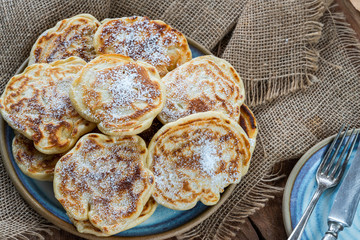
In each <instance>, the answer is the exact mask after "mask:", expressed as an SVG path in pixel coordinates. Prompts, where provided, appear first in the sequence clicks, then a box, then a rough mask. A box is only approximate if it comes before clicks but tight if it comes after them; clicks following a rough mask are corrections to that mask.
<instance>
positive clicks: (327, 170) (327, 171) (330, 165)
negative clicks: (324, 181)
mask: <svg viewBox="0 0 360 240" xmlns="http://www.w3.org/2000/svg"><path fill="white" fill-rule="evenodd" d="M349 127H350V126H349V125H348V126H347V127H346V130H345V132H344V134H343V136H342V138H341V140H340V143H339V145H338V146H337V147H336V150H335V153H334V155H333V156H332V158H331V160H330V162H329V164H327V166H326V167H325V169H323V170H321V172H322V173H323V174H325V175H327V174H328V173H329V171H330V168H331V167H332V166H333V164H334V162H335V159H336V157H337V154H338V152H339V150H340V148H341V145H342V143H343V142H344V139H345V137H346V135H347V133H348V130H349Z"/></svg>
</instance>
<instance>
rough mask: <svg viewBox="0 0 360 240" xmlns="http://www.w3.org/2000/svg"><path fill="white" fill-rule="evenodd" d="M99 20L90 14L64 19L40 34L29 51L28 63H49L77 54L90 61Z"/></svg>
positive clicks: (92, 55)
mask: <svg viewBox="0 0 360 240" xmlns="http://www.w3.org/2000/svg"><path fill="white" fill-rule="evenodd" d="M99 26H100V22H99V21H98V20H96V18H95V17H93V16H91V15H90V14H80V15H76V16H74V17H72V18H68V19H64V20H62V21H60V22H58V23H57V24H56V26H55V27H53V28H51V29H48V30H46V31H45V32H44V33H42V34H41V35H40V37H39V38H38V39H37V41H36V42H35V44H34V46H33V47H32V49H31V52H30V58H29V65H31V64H34V63H51V62H54V61H56V60H60V59H65V58H68V57H71V56H77V57H80V58H82V59H83V60H85V61H87V62H88V61H90V60H92V59H93V58H94V57H95V56H96V52H95V49H94V46H93V39H94V34H95V32H96V30H97V28H98V27H99Z"/></svg>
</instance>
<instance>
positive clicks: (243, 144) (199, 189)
mask: <svg viewBox="0 0 360 240" xmlns="http://www.w3.org/2000/svg"><path fill="white" fill-rule="evenodd" d="M249 149H250V143H249V140H248V137H247V135H246V133H245V132H244V130H243V129H242V128H241V127H240V126H239V124H238V123H236V122H235V121H233V120H231V119H230V118H228V117H226V116H225V115H224V114H223V113H220V112H205V113H196V114H193V115H190V116H187V117H185V118H181V119H179V120H177V121H176V122H172V123H168V124H166V125H164V126H163V127H162V128H161V129H160V130H159V131H158V132H157V133H156V134H155V136H154V137H153V139H152V140H151V142H150V144H149V155H148V158H147V161H148V164H149V166H150V169H151V170H152V171H153V173H154V175H155V190H154V192H153V195H152V196H153V197H154V199H155V201H157V202H158V203H159V204H161V205H163V206H165V207H167V208H171V209H175V210H188V209H191V208H193V207H194V206H195V205H196V203H197V202H198V201H199V200H200V201H201V202H202V203H203V204H205V205H214V204H216V203H217V202H218V201H219V200H220V193H221V192H223V191H224V188H225V187H227V186H228V185H229V184H232V183H239V182H240V179H241V176H242V174H241V173H242V169H243V167H244V166H246V165H247V163H248V162H249V161H250V158H251V153H250V150H249Z"/></svg>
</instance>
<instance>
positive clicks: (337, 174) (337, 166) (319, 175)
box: [288, 125, 359, 240]
mask: <svg viewBox="0 0 360 240" xmlns="http://www.w3.org/2000/svg"><path fill="white" fill-rule="evenodd" d="M343 129H344V125H343V126H341V128H340V131H339V133H338V134H337V136H336V137H335V139H334V141H333V142H332V143H331V146H330V147H329V149H328V150H327V152H326V154H325V156H324V158H323V160H322V161H321V164H320V166H319V167H318V169H317V172H316V181H317V184H318V186H317V189H316V191H315V193H314V196H313V197H312V199H311V201H310V203H309V205H308V206H307V208H306V210H305V212H304V213H303V216H302V217H301V219H300V221H299V223H298V224H297V225H296V227H295V228H294V230H293V232H292V233H291V235H290V236H289V238H288V240H295V239H300V238H301V235H302V233H303V232H304V229H305V226H306V223H307V222H308V220H309V217H310V215H311V213H312V211H313V210H314V208H315V205H316V203H317V202H318V200H319V198H320V196H321V194H322V193H323V192H324V191H325V190H326V189H328V188H332V187H335V186H336V185H337V184H338V183H339V181H340V179H341V178H342V176H343V175H344V172H345V169H346V165H347V163H348V161H349V158H350V155H351V152H352V151H353V149H354V146H355V142H356V139H357V137H358V135H359V132H357V133H356V135H355V137H354V138H353V136H354V132H355V129H353V130H352V132H351V134H350V136H349V137H348V140H347V142H346V145H345V147H344V148H343V150H342V152H341V155H340V157H339V158H338V160H337V161H335V160H336V158H337V155H338V153H339V150H340V149H341V145H342V143H343V141H344V139H345V136H346V135H347V134H348V130H349V126H347V127H346V130H345V132H344V134H343V136H342V138H341V140H340V143H339V144H338V145H337V147H336V148H335V144H336V142H337V140H338V138H339V137H340V135H341V132H342V130H343ZM351 139H353V141H352V144H351V146H350V150H349V151H348V153H347V156H346V158H345V160H344V161H342V160H343V158H344V156H345V153H346V152H347V151H346V150H347V148H348V146H349V144H350V142H351ZM333 150H335V153H334V154H333V155H332V157H331V159H330V156H331V153H332V152H333ZM329 159H330V160H329Z"/></svg>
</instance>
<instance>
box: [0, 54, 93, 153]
mask: <svg viewBox="0 0 360 240" xmlns="http://www.w3.org/2000/svg"><path fill="white" fill-rule="evenodd" d="M85 64H86V62H85V61H84V60H82V59H81V58H78V57H70V58H67V59H64V60H58V61H55V62H52V63H50V64H47V63H39V64H33V65H30V66H29V67H27V68H26V69H25V70H24V72H23V73H21V74H19V75H15V76H14V77H12V78H11V79H10V81H9V82H8V83H7V85H6V88H5V90H4V92H3V94H2V96H1V98H0V111H1V114H2V116H3V118H4V120H5V121H6V122H7V123H8V124H9V125H10V126H11V127H12V128H13V129H15V130H16V131H18V132H20V133H21V134H23V135H24V136H25V137H27V138H29V139H31V140H33V141H34V145H35V148H36V149H37V150H38V151H40V152H42V153H45V154H57V153H64V152H66V151H68V150H69V149H70V148H71V147H72V146H73V145H74V144H75V143H76V141H77V139H78V138H79V137H80V136H81V135H83V134H85V133H88V132H90V131H91V130H92V129H94V128H95V126H96V125H95V124H93V123H91V122H88V121H87V120H85V119H84V118H82V117H81V116H80V115H79V114H78V113H77V112H76V111H75V109H74V108H73V106H72V104H71V101H70V98H69V88H70V85H71V82H72V81H73V80H74V79H75V78H77V77H78V73H79V72H80V71H81V69H82V68H83V67H84V65H85Z"/></svg>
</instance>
